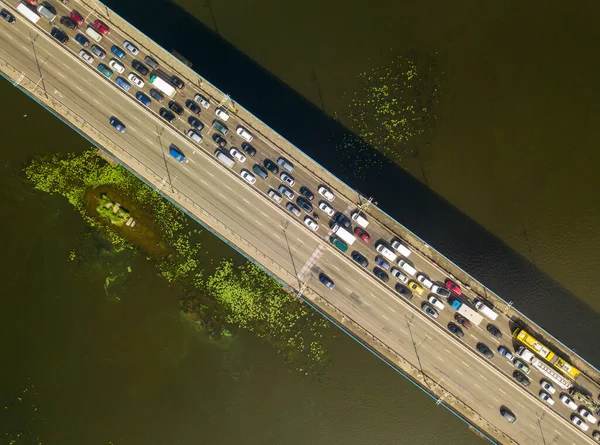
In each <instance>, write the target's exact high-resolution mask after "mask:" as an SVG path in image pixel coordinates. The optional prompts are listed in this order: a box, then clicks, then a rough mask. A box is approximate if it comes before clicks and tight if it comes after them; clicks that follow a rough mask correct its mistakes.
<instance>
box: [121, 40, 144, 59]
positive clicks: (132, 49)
mask: <svg viewBox="0 0 600 445" xmlns="http://www.w3.org/2000/svg"><path fill="white" fill-rule="evenodd" d="M123 46H124V47H125V49H126V50H127V51H129V52H130V53H131V54H133V55H134V56H137V55H138V54H139V53H140V50H139V49H137V46H135V45H134V44H133V43H131V42H130V41H129V40H125V41H124V42H123Z"/></svg>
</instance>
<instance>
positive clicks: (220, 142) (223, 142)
mask: <svg viewBox="0 0 600 445" xmlns="http://www.w3.org/2000/svg"><path fill="white" fill-rule="evenodd" d="M212 139H213V141H215V142H216V143H217V145H218V146H219V147H221V148H223V147H225V146H226V145H227V141H226V140H225V139H223V138H222V137H221V136H219V135H218V134H213V135H212Z"/></svg>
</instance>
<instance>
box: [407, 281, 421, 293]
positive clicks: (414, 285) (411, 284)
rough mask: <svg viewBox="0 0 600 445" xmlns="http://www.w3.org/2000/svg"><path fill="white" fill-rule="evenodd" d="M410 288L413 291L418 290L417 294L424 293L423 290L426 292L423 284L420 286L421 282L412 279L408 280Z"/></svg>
mask: <svg viewBox="0 0 600 445" xmlns="http://www.w3.org/2000/svg"><path fill="white" fill-rule="evenodd" d="M408 288H409V289H410V290H412V291H413V292H416V294H417V295H423V292H425V289H423V288H422V287H421V286H419V284H417V283H415V282H414V281H412V280H410V281H409V282H408Z"/></svg>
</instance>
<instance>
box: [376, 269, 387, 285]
mask: <svg viewBox="0 0 600 445" xmlns="http://www.w3.org/2000/svg"><path fill="white" fill-rule="evenodd" d="M373 275H375V276H376V277H377V278H379V279H380V280H381V281H384V282H386V283H387V282H388V281H390V277H389V276H388V274H386V273H385V272H384V271H383V270H382V269H380V268H379V267H374V268H373Z"/></svg>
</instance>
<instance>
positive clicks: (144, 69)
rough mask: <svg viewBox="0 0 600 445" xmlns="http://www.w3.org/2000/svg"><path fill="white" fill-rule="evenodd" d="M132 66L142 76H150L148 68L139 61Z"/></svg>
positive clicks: (132, 63) (135, 61)
mask: <svg viewBox="0 0 600 445" xmlns="http://www.w3.org/2000/svg"><path fill="white" fill-rule="evenodd" d="M131 66H132V67H133V69H134V70H136V71H137V72H138V73H140V74H141V75H142V76H145V75H146V74H148V73H149V72H150V70H149V69H148V67H147V66H146V65H144V64H143V63H142V62H140V61H139V60H134V61H133V62H131Z"/></svg>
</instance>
